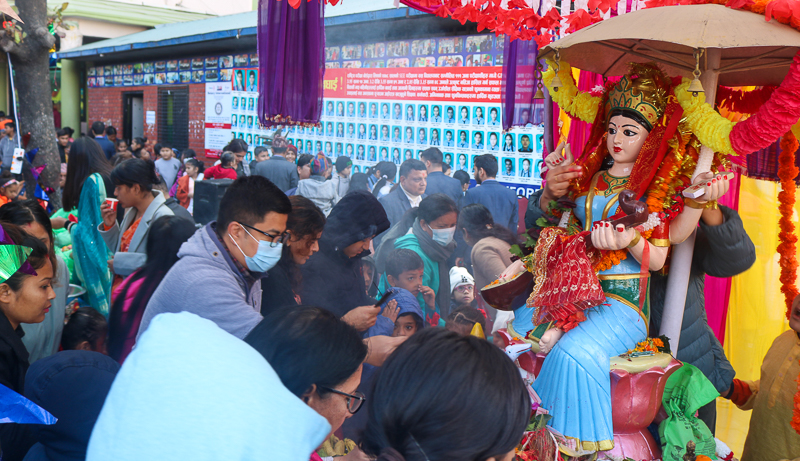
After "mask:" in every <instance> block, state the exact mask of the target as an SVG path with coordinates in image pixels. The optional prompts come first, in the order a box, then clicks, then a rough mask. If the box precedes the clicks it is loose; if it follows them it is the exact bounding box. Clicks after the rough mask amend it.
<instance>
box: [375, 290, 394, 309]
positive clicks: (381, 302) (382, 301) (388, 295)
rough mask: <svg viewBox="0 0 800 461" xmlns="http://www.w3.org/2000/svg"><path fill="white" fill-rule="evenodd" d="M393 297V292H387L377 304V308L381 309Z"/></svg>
mask: <svg viewBox="0 0 800 461" xmlns="http://www.w3.org/2000/svg"><path fill="white" fill-rule="evenodd" d="M391 296H392V291H391V290H386V293H384V294H383V296H381V299H379V300H378V302H376V303H375V307H381V306H382V305H383V303H385V302H386V301H388V300H389V298H390V297H391Z"/></svg>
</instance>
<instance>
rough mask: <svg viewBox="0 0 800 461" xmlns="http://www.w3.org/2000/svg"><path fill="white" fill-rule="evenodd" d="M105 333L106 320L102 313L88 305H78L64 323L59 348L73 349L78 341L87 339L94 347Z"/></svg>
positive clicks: (106, 329)
mask: <svg viewBox="0 0 800 461" xmlns="http://www.w3.org/2000/svg"><path fill="white" fill-rule="evenodd" d="M107 334H108V322H107V321H106V318H105V317H103V314H101V313H99V312H97V311H96V310H95V309H94V308H92V307H90V306H83V307H79V308H78V310H76V311H75V312H73V313H72V315H70V316H69V320H68V321H67V324H66V325H64V331H63V332H62V333H61V348H62V349H64V350H65V351H71V350H75V349H76V348H77V347H78V345H79V344H80V343H82V342H84V341H87V342H88V343H89V345H90V346H91V348H92V349H95V348H96V347H97V343H98V341H100V338H105V337H106V335H107ZM97 352H99V351H97Z"/></svg>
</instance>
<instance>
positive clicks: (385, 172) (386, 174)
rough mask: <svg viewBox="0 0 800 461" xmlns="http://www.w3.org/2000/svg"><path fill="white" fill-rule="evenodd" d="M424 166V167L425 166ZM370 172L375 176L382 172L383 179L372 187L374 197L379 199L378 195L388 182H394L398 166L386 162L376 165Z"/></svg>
mask: <svg viewBox="0 0 800 461" xmlns="http://www.w3.org/2000/svg"><path fill="white" fill-rule="evenodd" d="M422 166H423V167H424V166H425V164H423V165H422ZM370 171H371V172H372V173H371V174H375V172H376V171H380V172H381V179H379V180H378V182H376V183H375V186H373V187H372V195H374V196H375V197H377V196H378V193H379V192H380V191H381V189H382V188H383V186H385V185H386V183H387V182H394V177H395V176H396V175H397V165H395V164H394V162H386V161H384V162H380V163H378V164H377V165H375V167H374V168H373V169H372V170H370Z"/></svg>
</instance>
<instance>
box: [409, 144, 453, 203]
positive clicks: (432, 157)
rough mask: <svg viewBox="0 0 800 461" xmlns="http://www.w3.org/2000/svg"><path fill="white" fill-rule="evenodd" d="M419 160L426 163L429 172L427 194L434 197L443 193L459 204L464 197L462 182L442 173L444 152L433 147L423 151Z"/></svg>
mask: <svg viewBox="0 0 800 461" xmlns="http://www.w3.org/2000/svg"><path fill="white" fill-rule="evenodd" d="M419 158H420V160H422V161H423V162H424V163H425V167H426V168H427V170H428V179H427V182H428V186H427V188H426V189H425V194H426V195H433V194H439V193H441V194H444V195H446V196H448V197H450V198H451V199H453V201H454V202H456V203H458V202H459V201H460V200H461V197H462V196H463V195H464V193H463V192H462V190H461V181H459V180H458V179H455V178H451V177H450V176H447V175H446V174H444V172H443V171H442V168H443V156H442V151H440V150H439V149H437V148H435V147H431V148H429V149H425V150H424V151H422V153H421V154H419Z"/></svg>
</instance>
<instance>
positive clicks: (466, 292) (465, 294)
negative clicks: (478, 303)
mask: <svg viewBox="0 0 800 461" xmlns="http://www.w3.org/2000/svg"><path fill="white" fill-rule="evenodd" d="M474 299H475V286H474V285H461V286H457V287H456V289H455V290H453V301H455V302H456V304H457V305H459V306H463V305H465V304H469V303H471V302H472V300H474Z"/></svg>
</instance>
